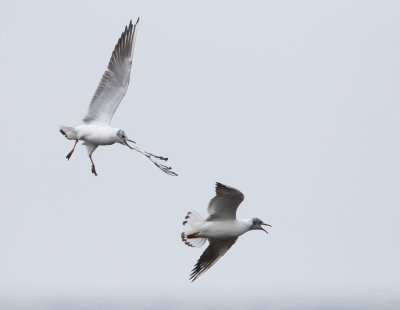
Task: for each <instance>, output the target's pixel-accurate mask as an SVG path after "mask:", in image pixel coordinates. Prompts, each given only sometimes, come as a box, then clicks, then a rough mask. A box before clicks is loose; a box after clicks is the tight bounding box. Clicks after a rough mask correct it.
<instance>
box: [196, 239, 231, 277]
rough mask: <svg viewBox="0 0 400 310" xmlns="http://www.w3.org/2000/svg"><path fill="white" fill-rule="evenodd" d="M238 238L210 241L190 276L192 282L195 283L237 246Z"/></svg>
mask: <svg viewBox="0 0 400 310" xmlns="http://www.w3.org/2000/svg"><path fill="white" fill-rule="evenodd" d="M237 239H238V237H235V238H229V239H209V240H208V241H209V242H210V244H209V246H208V247H207V249H205V251H204V252H203V254H201V256H200V258H199V260H198V261H197V263H196V265H195V266H194V268H193V270H192V273H191V274H190V280H191V281H192V282H193V281H194V280H196V279H197V278H198V277H199V276H201V275H202V274H203V273H204V272H206V271H207V270H208V269H210V268H211V267H212V266H213V265H214V264H215V263H216V262H217V261H218V260H219V259H220V258H221V257H222V256H223V255H224V254H225V253H226V252H227V251H228V250H229V249H230V248H231V246H232V245H234V244H235V242H236V240H237Z"/></svg>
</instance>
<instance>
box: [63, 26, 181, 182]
mask: <svg viewBox="0 0 400 310" xmlns="http://www.w3.org/2000/svg"><path fill="white" fill-rule="evenodd" d="M138 23H139V18H138V19H137V21H136V23H135V24H132V21H131V22H130V23H129V26H126V27H125V31H124V32H123V33H122V35H121V37H120V38H119V40H118V43H117V44H116V45H115V48H114V51H113V53H112V56H111V59H110V61H109V63H108V67H107V70H106V71H105V72H104V74H103V77H102V79H101V81H100V84H99V86H98V87H97V90H96V92H95V94H94V96H93V99H92V101H91V103H90V105H89V109H88V112H87V114H86V116H85V118H84V119H83V124H82V125H79V126H76V127H68V126H60V132H61V133H62V134H63V135H64V136H65V137H66V138H67V139H69V140H74V141H75V144H74V147H73V148H72V150H71V152H69V153H68V155H67V156H66V157H67V159H68V160H69V159H70V158H71V156H72V153H73V152H74V150H75V147H76V144H77V143H78V141H79V140H82V141H84V142H83V144H84V145H86V148H87V151H88V155H89V158H90V161H91V162H92V173H93V174H94V175H97V172H96V167H95V165H94V162H93V159H92V154H93V152H94V151H95V150H96V148H97V147H98V146H99V145H111V144H114V143H116V142H117V143H121V144H123V145H126V146H128V147H129V148H130V149H132V150H135V151H138V152H140V153H141V154H143V155H144V156H146V157H147V158H148V159H150V160H151V162H152V163H153V164H154V165H156V166H157V167H158V168H160V169H161V170H162V171H164V172H165V173H166V174H168V175H173V176H176V175H177V174H176V173H175V172H173V171H172V170H171V167H167V166H165V165H163V164H161V163H160V161H167V160H168V158H165V157H162V156H156V155H154V154H151V153H149V152H146V151H143V150H141V149H140V148H138V147H137V146H136V145H129V144H128V142H131V143H133V144H135V142H134V141H132V140H130V139H128V137H127V136H126V134H125V132H124V131H123V130H121V129H119V128H113V127H111V126H110V122H111V119H112V117H113V116H114V113H115V111H116V110H117V108H118V106H119V104H120V102H121V100H122V98H124V96H125V93H126V91H127V89H128V85H129V80H130V75H131V66H132V54H133V49H134V46H135V37H136V30H137V25H138Z"/></svg>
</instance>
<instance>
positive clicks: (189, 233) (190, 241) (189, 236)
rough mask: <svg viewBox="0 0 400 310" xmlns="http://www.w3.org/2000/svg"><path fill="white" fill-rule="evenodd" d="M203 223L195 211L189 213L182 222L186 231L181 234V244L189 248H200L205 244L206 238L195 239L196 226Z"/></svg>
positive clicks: (202, 219)
mask: <svg viewBox="0 0 400 310" xmlns="http://www.w3.org/2000/svg"><path fill="white" fill-rule="evenodd" d="M202 222H204V218H203V217H202V216H201V215H200V214H198V213H197V212H196V211H189V212H188V213H187V215H186V216H185V219H184V221H183V223H182V224H183V226H185V227H186V228H187V229H186V231H184V232H182V233H181V238H182V242H183V243H184V244H186V245H187V246H190V247H196V248H200V247H202V246H203V244H204V243H205V242H206V240H207V239H206V238H197V237H196V235H197V234H198V232H197V229H196V228H197V226H198V224H201V223H202Z"/></svg>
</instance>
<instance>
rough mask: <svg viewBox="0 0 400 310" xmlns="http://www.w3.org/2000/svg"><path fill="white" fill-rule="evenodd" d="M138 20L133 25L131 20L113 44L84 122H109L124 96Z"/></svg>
mask: <svg viewBox="0 0 400 310" xmlns="http://www.w3.org/2000/svg"><path fill="white" fill-rule="evenodd" d="M138 22H139V18H138V19H137V21H136V23H135V25H133V24H132V21H131V22H130V23H129V26H126V27H125V31H124V32H123V33H122V35H121V37H120V38H119V40H118V43H117V45H115V48H114V51H113V53H112V55H111V59H110V62H109V63H108V67H107V70H106V71H105V72H104V74H103V77H102V78H101V81H100V84H99V86H98V87H97V90H96V93H95V94H94V96H93V99H92V101H91V102H90V105H89V109H88V112H87V114H86V116H85V118H84V119H83V122H84V123H86V124H89V123H99V124H109V123H110V122H111V119H112V117H113V116H114V113H115V110H116V109H117V108H118V105H119V103H120V102H121V100H122V98H124V96H125V93H126V90H127V89H128V85H129V79H130V75H131V66H132V54H133V49H134V46H135V36H136V29H137V25H138Z"/></svg>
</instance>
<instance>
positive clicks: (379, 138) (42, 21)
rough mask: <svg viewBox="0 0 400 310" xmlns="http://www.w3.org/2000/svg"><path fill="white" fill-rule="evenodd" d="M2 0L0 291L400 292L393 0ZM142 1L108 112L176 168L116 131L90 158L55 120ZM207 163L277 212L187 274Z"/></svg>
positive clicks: (215, 175)
mask: <svg viewBox="0 0 400 310" xmlns="http://www.w3.org/2000/svg"><path fill="white" fill-rule="evenodd" d="M2 7H3V9H2V10H1V12H0V17H1V18H0V25H1V27H0V41H1V45H2V48H1V49H0V59H2V66H1V67H2V74H1V75H0V82H1V85H2V104H3V110H4V111H3V114H2V117H1V125H0V126H1V129H2V132H3V136H2V152H1V153H2V155H1V156H2V160H1V162H0V165H1V167H0V168H1V177H0V182H1V184H0V186H1V191H2V194H1V206H0V210H1V217H0V248H1V249H2V255H1V256H0V275H1V277H0V302H1V301H3V302H4V303H8V302H9V303H11V304H12V303H13V302H16V301H17V300H19V302H21V299H26V300H29V298H31V299H34V300H41V301H46V300H56V301H57V302H62V301H66V302H67V303H68V302H71V301H72V300H79V301H82V300H83V301H87V300H95V301H96V300H97V301H98V302H99V303H101V301H102V300H107V301H108V302H111V303H112V302H115V303H117V304H120V303H123V302H125V301H126V302H127V304H129V303H130V302H131V303H133V304H135V303H141V304H146V303H148V302H152V303H157V302H158V300H162V301H163V300H164V299H165V298H166V297H168V298H167V300H168V301H170V302H171V303H172V304H176V305H181V306H182V304H183V303H184V302H187V301H191V300H202V299H205V300H206V302H214V301H216V302H221V298H220V295H223V296H235V300H237V301H242V302H243V301H244V300H247V301H248V300H249V299H251V298H253V297H254V300H255V301H260V302H261V301H262V302H264V303H265V304H273V305H275V306H276V307H284V306H283V305H290V304H291V302H293V300H303V301H304V302H305V303H307V304H312V305H318V304H319V303H324V302H336V301H338V300H340V301H349V302H350V303H352V304H357V305H358V304H359V303H360V304H368V305H371V304H372V303H376V304H378V305H380V306H381V307H382V305H385V306H391V305H393V304H394V303H395V302H399V299H398V298H399V297H398V292H399V290H400V270H399V261H400V249H399V246H398V245H399V242H400V228H399V224H398V223H399V218H400V210H399V203H400V196H399V186H400V178H399V174H400V163H399V158H400V143H399V137H398V136H399V130H400V122H399V118H400V116H399V115H400V105H399V99H400V94H399V82H400V79H399V78H400V76H399V72H400V63H399V60H398V57H399V56H398V55H399V53H400V43H399V42H400V41H399V27H400V3H399V2H398V1H264V2H261V1H260V2H251V1H249V2H244V1H241V2H232V1H226V2H225V1H220V2H216V3H215V2H211V1H210V2H195V1H191V2H188V1H154V2H151V1H140V2H135V1H112V2H109V1H103V2H101V1H91V2H89V1H88V2H81V1H68V4H67V3H64V4H60V3H55V2H54V1H39V2H37V1H35V2H31V1H25V2H20V3H14V2H11V1H8V2H6V3H3V5H2ZM138 16H140V17H141V22H140V25H139V29H138V35H137V39H136V48H135V54H134V58H133V69H132V76H131V84H130V87H129V89H128V92H127V95H126V96H125V98H124V100H123V102H122V103H121V105H120V107H119V109H118V110H117V112H116V114H115V116H114V119H113V121H112V125H113V126H116V127H120V128H122V129H123V130H125V131H126V133H127V135H128V136H129V137H130V138H132V139H133V140H135V141H136V142H137V143H138V144H139V145H140V146H142V147H143V148H144V149H146V150H149V151H150V152H154V153H156V154H160V155H165V156H167V157H169V158H170V164H171V165H172V166H173V168H174V170H175V171H176V172H178V173H179V174H180V176H179V177H177V178H173V177H168V176H166V175H165V174H163V173H162V172H161V171H159V170H158V169H156V168H155V167H154V166H152V165H151V163H150V162H149V161H148V160H146V159H145V158H143V157H142V156H140V154H138V153H135V152H132V151H129V150H128V149H127V148H126V147H123V146H120V145H116V146H112V147H103V148H99V149H97V150H96V152H95V153H94V155H93V157H94V160H95V162H96V168H97V171H98V173H99V176H98V177H94V176H93V175H91V173H90V161H89V159H88V158H87V156H86V150H85V148H84V147H82V146H80V145H79V147H78V148H77V151H76V153H75V154H74V155H73V157H72V159H71V160H70V161H69V162H67V161H66V160H65V155H66V154H67V153H68V152H69V150H70V148H71V147H72V145H73V143H72V142H71V141H67V140H66V139H65V138H64V137H63V136H62V135H61V134H60V133H59V132H58V130H57V126H58V125H61V124H62V125H77V124H79V122H80V121H81V119H82V118H83V116H84V114H85V112H86V109H87V106H88V104H89V102H90V99H91V97H92V95H93V94H94V91H95V89H96V87H97V84H98V82H99V81H100V78H101V75H102V73H103V72H104V70H105V68H106V65H107V62H108V60H109V57H110V55H111V52H112V50H113V47H114V45H115V43H116V42H117V39H118V37H119V35H120V34H121V32H122V30H123V28H124V26H125V25H126V24H127V23H128V22H129V20H130V19H136V18H137V17H138ZM215 181H219V182H222V183H224V184H227V185H230V186H234V187H236V188H238V189H240V190H241V191H242V192H243V193H244V194H245V200H244V202H243V204H242V205H241V207H240V208H239V210H238V216H239V217H241V218H251V217H259V218H261V219H263V220H264V221H265V222H267V223H270V224H272V226H273V227H272V228H271V229H270V234H269V235H268V236H266V235H265V234H264V233H261V232H250V233H248V234H246V235H244V236H243V237H241V238H240V239H239V240H238V242H237V243H236V244H235V245H234V246H233V247H232V249H231V250H230V251H229V252H228V253H227V254H226V255H225V256H224V257H223V258H222V259H221V260H220V261H219V262H218V263H217V264H216V265H215V266H214V267H213V268H212V269H210V270H209V271H208V272H207V273H206V274H205V275H204V276H202V277H201V278H200V279H199V280H198V281H197V283H194V284H191V283H190V282H189V281H188V275H189V272H190V270H191V268H192V267H193V265H194V263H195V262H196V260H197V259H198V257H199V256H200V254H201V253H202V251H203V250H204V248H202V249H191V248H188V247H186V246H184V245H183V243H182V242H181V240H180V237H179V235H180V232H181V229H182V226H181V222H182V218H183V217H184V216H185V214H186V212H187V211H188V210H189V209H191V208H193V209H195V210H197V211H199V212H200V213H201V214H203V215H205V214H206V206H207V203H208V201H209V199H210V198H211V197H212V196H213V188H214V182H215ZM21 297H22V298H21ZM99 300H100V301H99Z"/></svg>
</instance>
